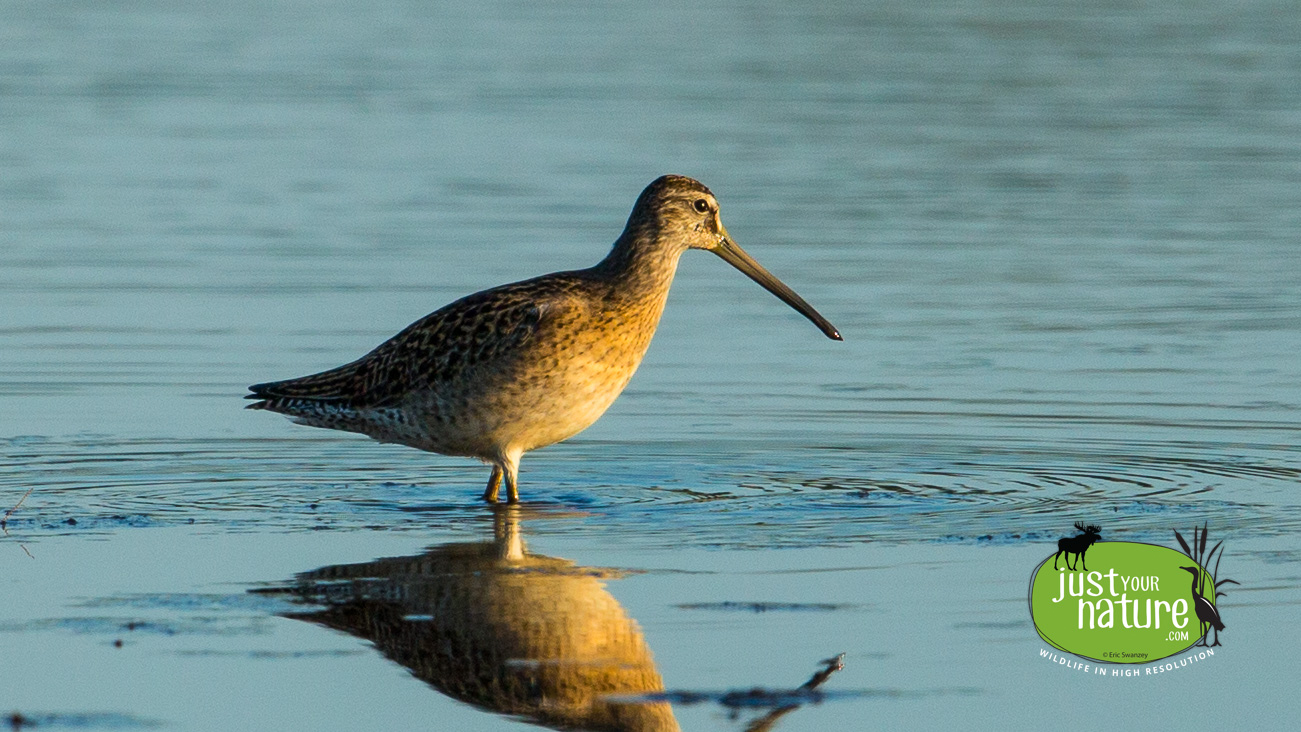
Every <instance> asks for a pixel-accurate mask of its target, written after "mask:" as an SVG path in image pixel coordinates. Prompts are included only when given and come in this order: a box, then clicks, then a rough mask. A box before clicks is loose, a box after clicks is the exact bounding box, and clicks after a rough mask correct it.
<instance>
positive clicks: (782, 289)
mask: <svg viewBox="0 0 1301 732" xmlns="http://www.w3.org/2000/svg"><path fill="white" fill-rule="evenodd" d="M710 251H712V252H713V253H714V254H717V255H718V256H720V257H722V258H723V261H724V262H727V263H728V264H730V265H732V266H733V267H736V268H737V269H739V270H741V272H742V273H744V274H745V276H746V277H749V278H750V279H752V280H754V281H755V282H758V283H759V285H760V286H761V287H763V289H765V290H767V291H768V292H771V293H772V294H774V295H776V296H777V297H778V298H779V299H780V300H781V301H782V302H784V303H786V304H787V305H790V306H791V307H793V308H795V310H796V312H798V313H799V314H800V315H803V316H804V317H806V318H808V319H809V320H811V321H813V324H814V325H816V326H818V329H819V330H821V331H822V332H823V333H824V334H825V335H826V336H827V337H828V338H830V339H832V340H834V341H841V340H844V339H843V338H841V337H840V331H838V330H836V326H834V325H832V324H831V323H830V322H828V321H827V319H826V318H824V317H822V314H821V313H819V312H818V311H817V310H814V309H813V306H812V305H810V304H808V303H807V302H805V301H804V298H802V297H800V296H799V295H796V294H795V291H794V290H792V289H791V288H789V287H787V286H786V285H785V284H783V283H782V281H781V280H779V279H777V278H776V277H774V276H773V274H772V273H771V272H769V271H768V270H766V269H764V268H763V265H761V264H759V263H758V262H756V261H754V258H753V257H751V256H750V255H749V254H746V253H745V250H744V249H742V248H741V247H739V246H737V245H736V242H734V241H732V237H730V236H728V235H727V233H726V232H724V233H723V237H722V239H720V240H719V242H718V247H717V248H715V249H711V250H710Z"/></svg>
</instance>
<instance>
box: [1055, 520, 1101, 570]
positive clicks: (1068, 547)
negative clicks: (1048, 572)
mask: <svg viewBox="0 0 1301 732" xmlns="http://www.w3.org/2000/svg"><path fill="white" fill-rule="evenodd" d="M1075 528H1076V529H1079V531H1080V533H1079V534H1076V535H1075V536H1067V537H1065V538H1062V539H1058V540H1057V553H1056V554H1054V555H1053V569H1057V557H1060V556H1061V555H1063V554H1065V555H1066V568H1067V569H1069V570H1071V571H1072V572H1074V571H1075V567H1072V566H1071V555H1072V554H1074V555H1075V556H1076V558H1077V559H1076V561H1077V563H1078V564H1080V565H1081V566H1082V567H1083V568H1084V571H1085V572H1087V571H1089V565H1087V564H1085V562H1084V553H1085V552H1087V551H1088V550H1089V547H1091V546H1093V542H1095V541H1097V540H1098V539H1101V538H1102V536H1101V534H1102V529H1101V527H1098V526H1092V525H1090V526H1085V525H1084V522H1083V521H1076V522H1075Z"/></svg>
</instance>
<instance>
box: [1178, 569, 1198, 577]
mask: <svg viewBox="0 0 1301 732" xmlns="http://www.w3.org/2000/svg"><path fill="white" fill-rule="evenodd" d="M1180 569H1182V570H1183V571H1185V572H1191V573H1192V575H1193V576H1194V577H1197V576H1198V575H1200V574H1201V573H1202V568H1201V567H1180Z"/></svg>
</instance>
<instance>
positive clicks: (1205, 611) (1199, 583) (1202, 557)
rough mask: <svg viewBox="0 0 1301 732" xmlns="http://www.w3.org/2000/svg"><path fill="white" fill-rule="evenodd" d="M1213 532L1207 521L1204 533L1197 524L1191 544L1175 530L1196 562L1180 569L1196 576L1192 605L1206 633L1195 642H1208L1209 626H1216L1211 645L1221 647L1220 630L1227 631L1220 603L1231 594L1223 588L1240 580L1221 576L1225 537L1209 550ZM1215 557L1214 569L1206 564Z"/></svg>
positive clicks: (1201, 628)
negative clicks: (1210, 591)
mask: <svg viewBox="0 0 1301 732" xmlns="http://www.w3.org/2000/svg"><path fill="white" fill-rule="evenodd" d="M1209 535H1210V531H1209V529H1208V528H1207V524H1205V523H1203V524H1202V528H1201V531H1200V532H1198V530H1197V527H1196V526H1194V527H1193V543H1192V546H1189V545H1188V542H1187V541H1185V540H1184V537H1183V536H1182V535H1181V534H1180V533H1179V531H1178V530H1176V531H1175V539H1176V540H1177V541H1178V542H1179V546H1180V547H1181V548H1182V549H1183V550H1184V554H1187V555H1188V558H1189V559H1191V560H1193V561H1194V562H1196V564H1195V565H1194V566H1192V567H1180V569H1182V570H1184V571H1186V572H1191V573H1192V575H1193V585H1192V592H1193V597H1192V604H1193V610H1194V612H1196V613H1197V619H1198V620H1199V621H1200V623H1201V627H1200V630H1201V633H1202V639H1201V642H1200V643H1195V644H1194V645H1203V646H1205V645H1208V644H1207V642H1206V636H1207V634H1208V633H1210V630H1209V628H1214V629H1215V642H1214V643H1211V644H1209V645H1211V646H1218V645H1220V631H1221V630H1224V622H1223V621H1222V620H1220V609H1219V607H1218V606H1217V605H1216V603H1217V602H1219V599H1220V598H1221V597H1224V596H1225V595H1227V594H1228V593H1227V592H1224V591H1222V590H1221V589H1220V588H1221V587H1223V586H1224V585H1236V584H1238V582H1237V580H1231V579H1228V578H1225V579H1219V574H1220V560H1221V559H1223V558H1224V540H1223V539H1221V540H1219V541H1218V542H1216V543H1215V546H1213V547H1211V550H1210V551H1209V552H1207V551H1206V539H1207V537H1208V536H1209ZM1217 551H1218V552H1219V556H1218V557H1217V556H1216V555H1215V553H1216V552H1217ZM1212 558H1214V559H1215V567H1214V569H1210V570H1207V569H1205V567H1206V566H1207V565H1208V564H1210V561H1211V559H1212ZM1208 580H1209V582H1210V589H1211V590H1212V591H1213V592H1214V595H1213V596H1212V599H1207V597H1206V590H1207V587H1206V583H1207V581H1208Z"/></svg>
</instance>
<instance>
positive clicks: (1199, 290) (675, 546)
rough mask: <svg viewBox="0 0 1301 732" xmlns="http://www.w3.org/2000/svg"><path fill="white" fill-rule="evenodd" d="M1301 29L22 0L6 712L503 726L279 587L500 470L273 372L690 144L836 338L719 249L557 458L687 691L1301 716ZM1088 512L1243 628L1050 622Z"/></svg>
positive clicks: (912, 703)
mask: <svg viewBox="0 0 1301 732" xmlns="http://www.w3.org/2000/svg"><path fill="white" fill-rule="evenodd" d="M1298 37H1301V11H1299V10H1297V8H1296V7H1294V6H1293V5H1292V4H1289V3H1282V2H1278V3H1275V2H1267V1H1264V0H1254V1H1249V2H1243V3H1235V4H1224V3H1212V2H1193V1H1190V2H1180V3H1175V4H1173V5H1172V4H1171V3H1160V2H1117V3H1105V4H1104V3H1083V4H1081V3H1079V2H1031V1H1030V0H1022V1H1021V2H997V3H984V4H980V5H973V4H970V3H959V2H941V3H924V4H918V3H905V2H873V3H822V4H819V5H817V6H816V7H806V6H801V5H785V4H778V3H735V4H723V3H708V4H705V5H704V6H701V5H699V4H687V3H668V4H652V5H650V6H647V5H646V4H640V3H622V4H609V5H602V6H592V5H591V4H588V3H573V4H561V3H549V4H546V5H543V6H534V5H529V4H520V3H499V4H484V3H461V4H439V3H414V2H413V3H334V4H330V3H322V2H313V3H294V2H265V3H242V4H236V3H227V4H217V5H213V4H208V3H175V2H174V3H161V2H159V3H155V2H134V3H115V4H104V3H59V4H56V5H49V4H33V3H21V2H11V1H7V0H6V1H5V2H0V510H7V509H8V508H9V507H11V506H13V505H14V504H16V503H18V502H19V500H20V499H22V503H21V505H20V506H19V507H18V509H17V510H15V511H14V512H13V513H12V515H11V516H10V517H9V520H8V524H7V531H8V533H7V536H6V537H5V538H4V539H3V540H2V541H0V583H2V584H0V655H3V657H4V659H5V661H4V663H3V664H0V712H4V713H8V712H9V711H11V710H18V711H20V712H23V713H25V714H27V715H28V716H29V717H31V718H32V719H34V720H37V721H41V720H44V723H46V724H47V726H57V724H64V725H66V726H81V727H94V728H120V727H131V726H139V725H141V724H148V723H153V722H157V723H159V724H163V725H166V726H167V727H169V728H184V729H218V728H231V727H253V728H263V729H291V728H308V727H316V728H325V729H336V728H337V729H345V728H346V729H356V728H411V727H422V728H430V729H449V730H450V729H473V730H493V729H506V728H515V727H516V725H515V724H514V723H513V722H511V721H509V718H508V717H505V716H500V715H498V714H495V713H493V712H491V711H485V710H482V709H479V708H475V707H472V706H466V705H464V704H462V703H460V702H456V701H452V700H451V699H449V698H448V697H446V696H444V695H443V694H441V693H440V692H438V691H435V690H434V689H432V688H430V685H429V684H427V683H425V682H423V681H421V680H420V679H418V678H415V677H413V676H412V675H410V674H408V673H407V672H406V671H404V670H403V668H402V667H401V666H399V665H398V664H396V663H394V662H393V661H390V660H387V659H386V658H385V657H384V656H383V655H382V654H381V653H380V652H379V650H377V649H376V648H373V647H372V646H371V645H370V644H369V643H367V642H366V641H364V640H360V639H358V638H357V637H354V636H353V635H348V634H343V633H336V632H331V631H327V630H325V629H323V628H322V627H320V626H319V625H317V624H312V623H304V622H301V621H299V620H293V619H288V618H284V617H281V615H280V613H284V612H286V608H285V607H284V606H283V602H284V601H283V600H281V599H277V598H276V597H274V596H271V595H263V594H258V593H249V592H248V590H250V589H257V588H263V589H265V588H269V587H270V588H274V587H276V586H279V585H280V584H283V583H285V582H288V581H290V580H291V579H292V578H293V577H294V576H295V575H298V574H299V573H303V572H310V571H312V570H316V569H317V568H322V567H329V566H335V565H352V564H361V563H365V562H368V561H370V560H373V559H376V558H379V557H414V556H417V555H421V554H422V553H423V552H425V550H426V549H430V550H431V551H434V552H435V553H436V552H437V551H438V548H439V547H446V546H447V545H449V544H452V543H466V542H485V541H487V540H488V539H489V538H491V535H492V518H491V516H490V515H489V514H488V512H486V511H485V509H484V508H483V507H482V506H481V505H480V504H479V503H478V502H477V500H476V498H477V495H478V493H479V492H480V490H481V488H482V483H483V482H484V481H485V480H486V478H487V471H486V469H485V468H483V467H482V466H479V465H476V464H473V463H471V462H467V461H462V460H458V459H452V458H443V457H440V456H435V455H427V454H423V453H419V452H416V451H414V450H409V449H404V448H398V447H392V446H384V445H379V444H374V443H370V442H368V441H366V440H364V439H363V438H359V437H355V436H348V435H335V434H331V433H327V432H322V431H317V430H310V429H307V428H303V427H296V426H294V425H292V424H290V423H289V422H288V421H287V420H284V419H281V418H278V417H274V416H272V415H268V414H265V413H250V412H246V411H242V410H241V409H240V407H241V406H242V404H241V400H240V398H239V397H240V395H241V394H242V392H243V389H244V387H245V386H246V385H247V384H250V383H254V382H258V381H265V380H269V379H276V378H285V377H290V376H297V375H301V374H305V373H310V372H312V371H315V370H319V369H321V368H326V367H329V366H334V365H337V364H339V363H343V362H345V361H347V360H351V359H352V358H355V357H357V356H359V355H361V354H362V353H364V352H365V351H366V350H368V349H369V348H371V347H372V346H374V345H375V344H377V343H378V342H379V341H381V340H382V339H384V338H386V337H388V336H389V335H392V334H393V333H395V332H396V331H397V330H399V329H400V328H401V327H403V326H404V325H406V324H407V323H409V322H410V321H412V320H414V319H416V318H418V317H420V316H422V315H424V314H425V313H427V312H429V311H431V310H433V309H435V308H437V307H439V306H441V305H443V304H445V303H446V302H448V301H450V300H452V299H455V298H456V297H459V296H461V295H464V294H467V293H469V292H472V291H475V290H479V289H482V288H484V287H488V286H491V285H495V284H500V283H502V282H507V281H510V280H515V279H522V278H524V277H528V276H532V275H536V274H539V273H543V272H547V271H553V270H559V269H568V268H573V267H580V266H587V265H589V264H591V263H594V262H595V261H596V260H597V259H599V258H600V257H601V256H602V255H603V254H604V253H605V251H606V249H607V248H608V246H609V243H610V242H611V241H613V239H614V237H615V236H617V234H618V233H619V231H620V229H621V227H622V225H623V221H624V219H625V217H626V216H627V213H628V211H629V209H630V207H631V205H632V202H633V200H634V198H635V197H636V195H637V193H638V192H639V191H640V190H641V188H642V187H643V186H644V185H646V184H647V183H648V182H649V181H650V180H651V179H653V178H654V177H655V176H657V175H660V174H663V173H670V172H672V173H681V174H686V175H692V176H694V177H697V178H699V179H701V180H702V181H704V182H705V183H706V184H707V185H709V186H710V187H711V188H712V189H713V190H714V192H715V193H716V194H717V195H718V197H719V199H720V202H721V204H722V214H723V220H724V222H725V223H726V224H727V226H728V229H729V230H730V231H731V232H732V234H734V235H735V237H736V238H737V239H738V241H739V242H740V243H741V244H742V245H743V246H745V247H746V248H747V249H748V250H749V251H750V253H751V254H753V255H754V256H755V257H756V258H757V259H758V260H759V261H761V262H763V263H764V264H765V265H767V266H768V267H769V268H770V269H771V270H773V271H774V272H775V273H777V274H778V275H779V276H781V277H782V278H783V279H784V280H785V281H786V282H787V283H788V284H790V285H791V286H792V287H794V288H795V289H796V290H797V291H799V292H800V293H801V294H802V295H804V296H805V297H806V298H807V299H808V300H809V301H810V302H812V303H813V304H814V305H815V306H816V307H817V308H818V309H819V310H821V311H822V312H823V313H824V314H825V315H827V316H828V318H830V319H831V320H832V322H834V323H835V324H836V325H837V326H838V327H839V328H840V330H841V332H842V333H843V334H844V335H845V342H844V343H833V342H830V341H828V340H826V339H825V338H823V337H822V336H821V335H820V334H819V333H818V332H817V330H816V329H814V328H813V327H811V326H810V325H809V324H808V323H807V322H805V321H804V320H802V319H801V318H800V317H799V316H798V315H796V314H795V313H793V312H791V311H790V310H789V309H787V308H786V307H785V306H784V305H782V304H781V303H780V302H778V301H777V300H775V299H774V298H772V297H771V296H769V295H768V294H767V293H765V292H763V291H762V290H761V289H759V288H758V287H756V286H755V285H754V284H753V283H751V282H749V281H748V280H746V279H745V278H744V277H743V276H741V275H740V274H738V273H736V272H735V271H733V270H731V269H730V268H728V267H727V265H725V264H724V263H722V262H720V261H718V260H717V259H716V258H714V257H711V256H709V255H707V254H704V253H700V252H692V253H689V254H688V255H687V256H686V257H684V260H683V263H682V266H681V267H680V269H679V275H678V278H677V282H676V283H675V285H674V292H673V295H672V297H671V298H670V302H669V307H668V310H667V312H666V314H665V317H664V321H663V322H662V324H661V327H660V330H659V332H658V334H657V336H656V339H655V342H654V343H653V344H652V346H651V350H650V353H649V355H648V356H647V359H646V361H645V362H644V364H643V366H642V368H641V370H640V371H639V373H638V374H637V376H636V378H635V379H634V380H633V382H632V384H631V386H630V387H629V388H628V390H627V392H626V393H625V394H624V395H623V396H622V397H621V398H620V400H619V401H618V402H616V404H615V406H614V407H613V408H612V409H611V411H610V412H609V413H608V414H607V415H606V416H605V417H604V418H603V419H602V420H601V421H600V422H598V423H597V424H596V425H595V426H594V427H592V428H591V429H589V430H588V431H587V432H585V433H583V434H582V435H580V436H579V437H577V438H575V439H573V440H571V441H570V442H568V443H565V444H562V445H558V446H555V447H552V448H548V449H545V450H542V451H539V452H536V453H532V454H530V455H528V456H526V458H525V460H524V462H523V465H522V490H523V494H524V498H525V499H526V501H529V502H530V505H529V510H530V511H531V513H529V514H528V515H527V516H526V517H525V518H524V519H523V521H522V525H523V531H524V535H525V539H526V541H527V542H528V546H529V549H530V550H531V551H535V552H538V553H539V554H540V555H545V556H549V557H560V558H564V559H567V560H571V561H572V562H574V563H575V565H576V566H578V567H587V568H608V569H610V571H611V572H613V573H614V574H613V575H611V577H609V578H607V580H606V581H607V584H606V589H607V590H608V592H609V593H610V594H611V595H613V597H614V598H616V600H617V601H618V603H619V604H621V605H622V607H623V610H624V611H625V612H626V614H627V615H628V617H630V618H632V619H633V620H635V622H636V623H637V624H638V626H639V627H640V628H641V630H642V631H643V632H644V634H645V640H646V643H647V645H648V646H649V648H650V649H651V651H652V652H653V654H654V659H655V664H656V666H657V668H658V672H659V673H660V674H661V675H662V676H663V680H664V684H665V686H666V687H667V688H668V689H670V690H691V691H725V690H727V689H748V688H751V687H754V686H765V687H768V688H773V689H777V688H791V687H793V686H796V685H798V684H800V683H802V682H803V681H804V680H805V679H806V678H808V676H809V675H810V674H811V673H812V672H813V671H815V670H816V669H817V667H818V666H817V662H818V661H819V660H821V659H823V658H826V657H828V656H832V655H834V654H835V653H837V652H841V651H844V652H846V654H847V655H846V660H845V663H846V668H845V670H844V671H841V672H839V673H837V674H835V675H833V676H832V677H831V678H830V679H829V680H828V681H827V682H826V685H825V687H824V688H825V689H826V690H827V691H828V693H832V692H837V691H840V692H846V693H847V694H846V695H845V696H843V697H834V696H833V697H830V698H828V699H827V700H826V701H824V702H823V703H822V704H820V705H813V706H805V707H803V708H800V709H797V710H795V711H794V712H791V713H790V714H787V715H786V716H784V717H783V718H782V719H780V720H779V721H778V722H777V723H776V726H775V728H776V729H782V730H803V729H825V728H826V727H827V726H828V725H835V726H839V727H842V728H845V729H867V728H871V727H873V726H880V727H883V728H919V729H924V728H934V727H938V726H941V725H951V726H952V725H962V726H963V727H964V728H970V729H984V728H989V729H1004V728H1009V727H1021V726H1031V725H1034V726H1046V725H1048V724H1050V723H1051V724H1057V723H1060V722H1062V721H1064V720H1079V719H1102V718H1105V719H1106V720H1107V722H1108V723H1110V724H1113V725H1115V726H1118V727H1120V728H1126V727H1135V726H1138V725H1139V724H1140V723H1144V724H1146V723H1147V722H1148V721H1149V720H1152V719H1162V720H1169V721H1170V722H1171V724H1176V723H1185V724H1195V723H1197V722H1199V721H1202V720H1205V719H1207V718H1223V719H1234V720H1241V721H1242V722H1244V723H1250V724H1252V726H1255V727H1265V728H1268V727H1280V726H1283V724H1284V720H1288V719H1294V718H1295V716H1296V714H1297V713H1298V712H1299V711H1301V709H1299V708H1298V706H1297V702H1296V700H1295V695H1294V693H1293V692H1294V686H1295V679H1296V675H1295V671H1294V670H1293V669H1292V666H1291V665H1290V660H1289V658H1288V656H1287V650H1286V649H1287V648H1290V647H1291V646H1293V645H1295V644H1292V643H1290V642H1289V641H1288V640H1287V638H1288V633H1289V631H1287V630H1286V628H1288V627H1291V626H1292V625H1293V624H1295V621H1296V620H1297V619H1298V613H1297V609H1298V606H1299V605H1301V580H1299V579H1298V574H1299V572H1298V566H1301V565H1298V561H1301V555H1298V550H1297V549H1296V547H1295V546H1294V544H1293V537H1295V535H1296V533H1297V530H1298V529H1299V528H1301V497H1299V496H1298V488H1299V487H1301V443H1299V440H1298V437H1301V359H1299V358H1298V357H1297V354H1298V353H1301V247H1299V246H1298V235H1297V232H1298V231H1301V45H1298V44H1297V43H1296V39H1297V38H1298ZM28 489H31V493H30V494H29V495H26V497H25V498H23V496H24V494H25V493H26V492H27V491H28ZM1077 520H1089V521H1094V522H1097V523H1100V524H1102V525H1103V528H1104V537H1105V538H1113V539H1138V540H1143V541H1152V542H1157V543H1163V544H1166V545H1170V544H1171V541H1172V533H1171V532H1172V530H1173V529H1180V530H1181V531H1183V532H1185V533H1187V532H1188V531H1189V530H1191V527H1192V526H1193V525H1195V524H1197V525H1200V524H1201V523H1202V522H1208V523H1209V525H1210V526H1211V530H1212V532H1213V536H1214V537H1215V538H1216V539H1218V538H1224V539H1225V543H1226V547H1227V548H1228V555H1227V557H1226V559H1225V563H1226V565H1229V566H1230V574H1232V576H1234V577H1235V578H1236V579H1237V580H1239V581H1241V582H1243V586H1242V587H1241V588H1235V589H1234V590H1233V591H1232V592H1231V593H1230V595H1229V596H1228V597H1227V598H1224V599H1223V600H1222V601H1221V602H1222V608H1223V610H1224V615H1225V618H1226V622H1227V623H1228V625H1229V628H1228V630H1227V631H1226V633H1225V637H1224V642H1225V646H1224V648H1223V649H1222V650H1221V651H1220V652H1219V653H1217V655H1216V656H1215V658H1214V659H1212V660H1210V661H1209V662H1205V663H1200V664H1197V665H1195V666H1193V667H1190V668H1188V669H1184V670H1181V671H1180V672H1179V673H1176V674H1168V675H1166V676H1163V677H1157V678H1153V679H1140V680H1137V681H1133V680H1131V681H1125V682H1122V681H1120V680H1116V681H1112V680H1110V679H1109V680H1107V681H1106V682H1103V681H1098V680H1081V679H1077V678H1075V676H1074V675H1073V674H1072V673H1071V672H1068V671H1065V670H1061V669H1058V668H1054V667H1051V666H1050V665H1049V664H1048V663H1047V662H1045V661H1042V660H1041V659H1040V658H1039V657H1038V651H1039V649H1040V648H1042V647H1044V644H1043V643H1042V642H1041V641H1040V640H1039V639H1038V637H1037V636H1036V634H1035V632H1034V629H1033V627H1032V626H1031V624H1030V622H1029V618H1028V614H1027V612H1026V609H1025V604H1024V594H1025V584H1026V581H1027V580H1028V577H1029V573H1030V571H1031V569H1033V567H1034V566H1035V564H1037V562H1038V561H1039V560H1040V559H1042V557H1043V556H1044V555H1045V554H1046V553H1048V552H1050V551H1051V548H1052V547H1053V546H1054V544H1055V540H1056V538H1057V537H1059V536H1062V535H1064V534H1066V533H1070V526H1071V524H1072V523H1073V522H1075V521H1077ZM616 570H617V571H616ZM593 571H595V570H593ZM616 577H617V578H616ZM745 603H776V604H778V605H774V607H787V609H786V610H781V609H778V610H773V611H768V612H752V611H746V610H743V609H738V608H743V607H745ZM782 603H785V604H787V605H781V604H782ZM790 603H796V604H797V607H804V606H807V607H805V609H804V610H792V609H790V608H789V607H788V605H789V604H790ZM150 629H152V631H151V632H144V631H149V630H150ZM118 639H122V640H123V641H124V643H123V645H122V647H121V648H118V647H115V645H114V641H115V640H118ZM15 659H21V662H15ZM848 692H854V693H852V694H851V693H848ZM857 692H865V693H862V694H858V693H857ZM1262 695H1266V696H1271V695H1272V696H1273V697H1275V698H1276V700H1277V701H1276V702H1274V703H1273V705H1264V704H1259V703H1257V702H1255V701H1253V699H1260V698H1262ZM1031 700H1033V701H1031ZM674 714H675V716H676V718H677V720H678V722H679V723H680V724H681V726H682V728H683V729H725V730H730V729H738V730H739V729H744V727H745V724H746V722H747V720H748V719H749V717H747V716H745V715H742V716H741V717H740V718H739V719H731V718H729V715H728V713H727V711H726V710H725V709H724V708H723V707H721V706H719V705H717V704H710V703H704V704H698V705H680V706H677V707H675V708H674ZM42 715H53V716H42Z"/></svg>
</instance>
